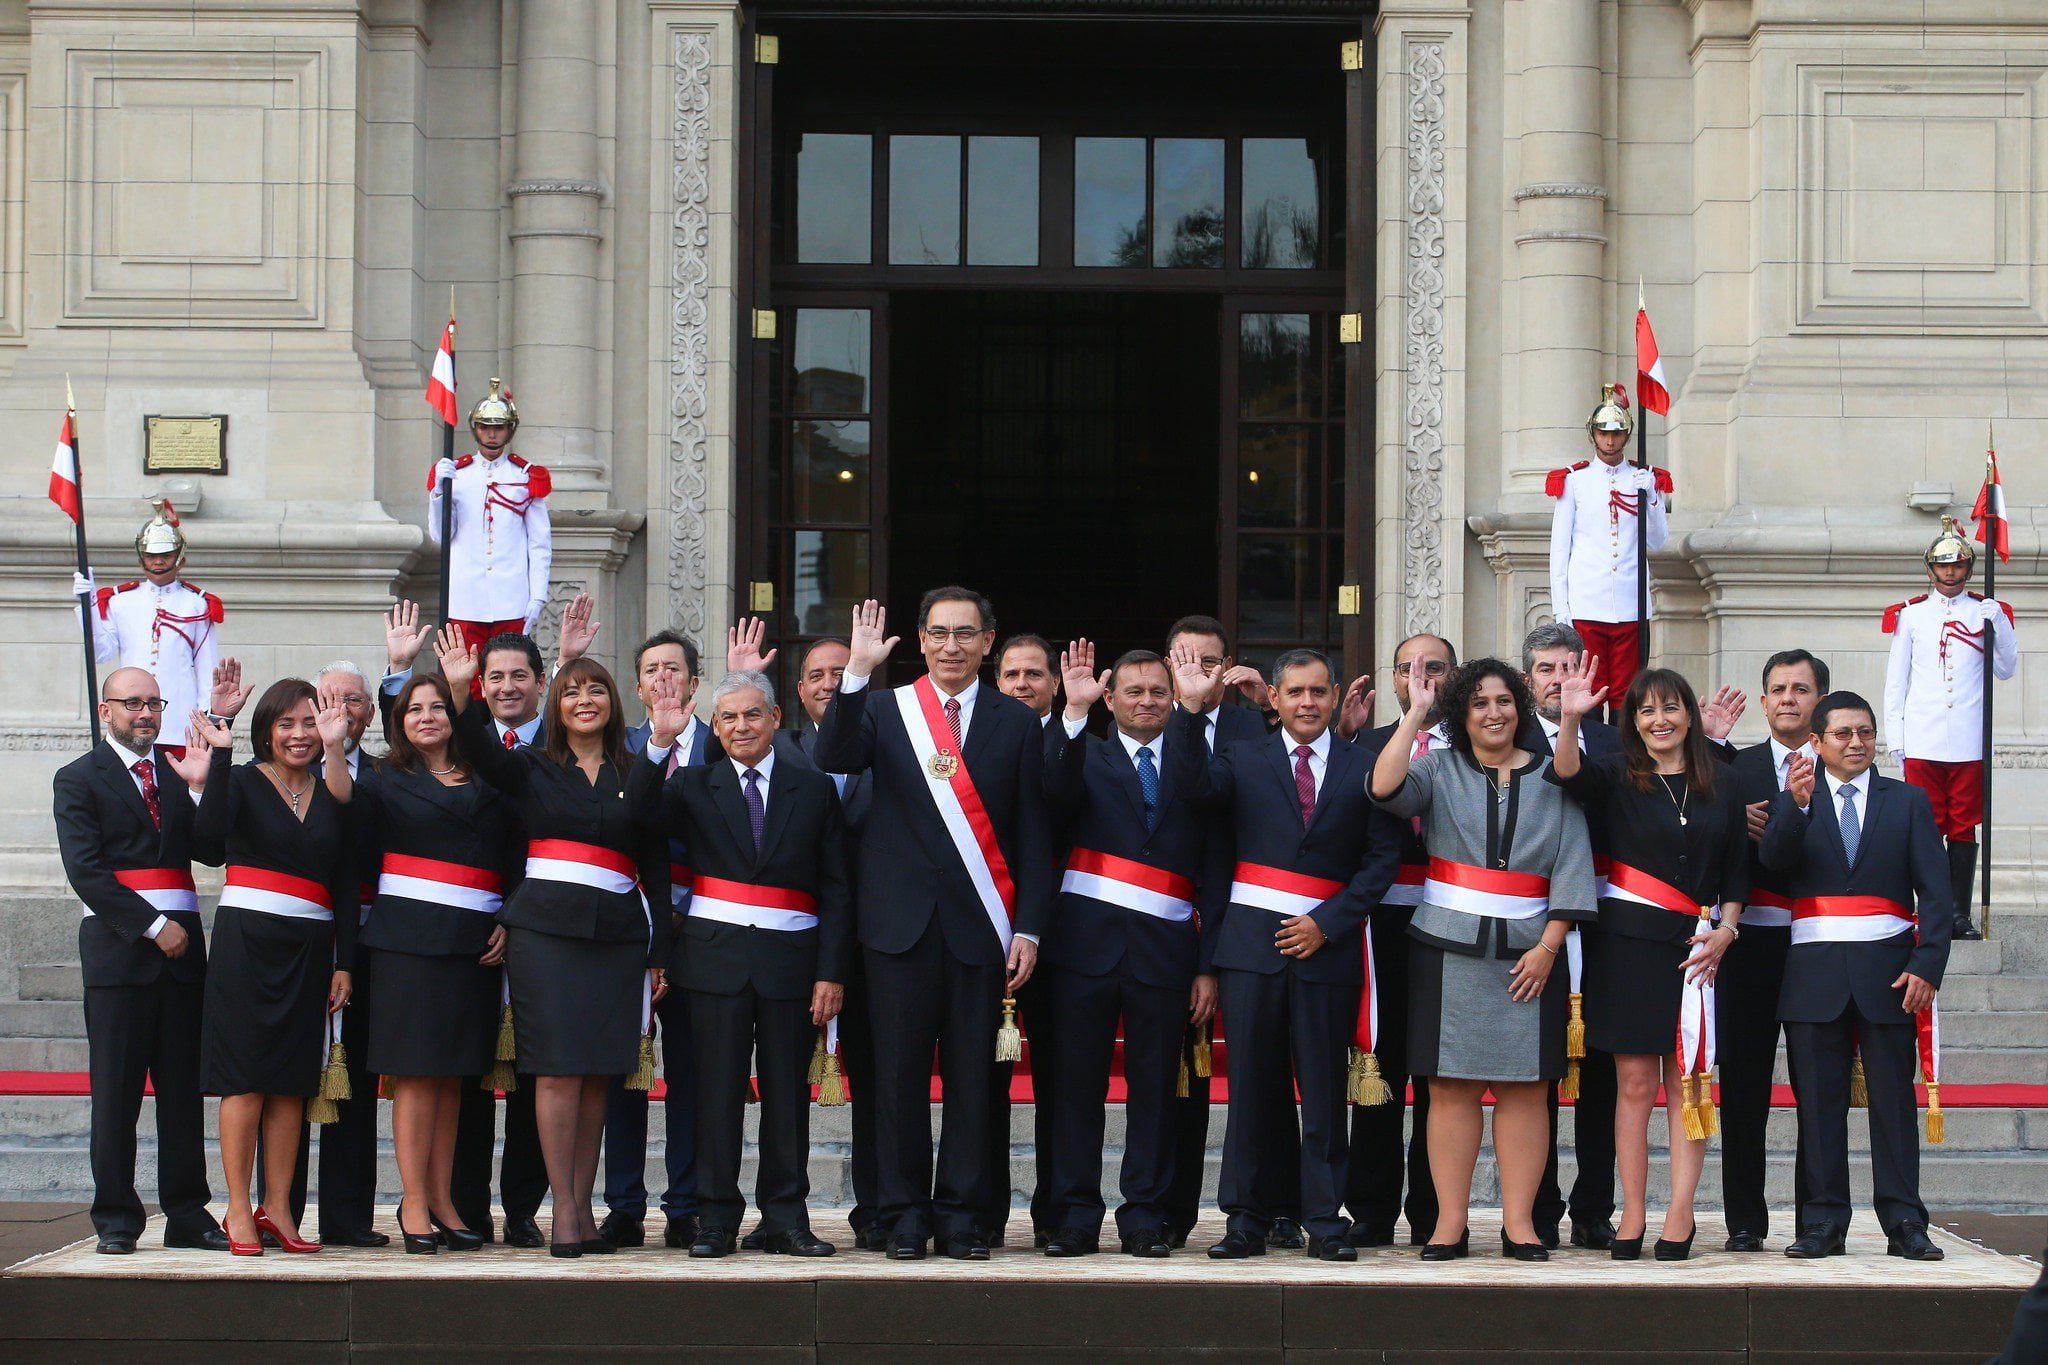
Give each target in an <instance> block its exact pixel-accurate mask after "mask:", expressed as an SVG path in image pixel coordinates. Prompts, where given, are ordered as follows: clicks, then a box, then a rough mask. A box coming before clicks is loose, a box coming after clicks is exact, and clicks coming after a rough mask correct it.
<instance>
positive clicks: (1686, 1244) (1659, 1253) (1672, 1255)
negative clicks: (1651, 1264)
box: [1655, 1222, 1700, 1261]
mask: <svg viewBox="0 0 2048 1365" xmlns="http://www.w3.org/2000/svg"><path fill="white" fill-rule="evenodd" d="M1699 1231H1700V1225H1699V1224H1698V1223H1697V1222H1695V1223H1694V1224H1693V1225H1692V1231H1691V1232H1688V1233H1686V1234H1685V1240H1684V1241H1683V1242H1667V1241H1665V1240H1664V1239H1663V1238H1662V1237H1659V1238H1658V1239H1657V1248H1656V1252H1655V1255H1656V1257H1657V1259H1658V1260H1660V1261H1683V1260H1686V1259H1688V1258H1690V1257H1691V1255H1692V1239H1693V1238H1694V1237H1697V1236H1698V1235H1699Z"/></svg>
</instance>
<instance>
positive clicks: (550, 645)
mask: <svg viewBox="0 0 2048 1365" xmlns="http://www.w3.org/2000/svg"><path fill="white" fill-rule="evenodd" d="M589 591H590V588H589V586H588V585H587V584H583V583H567V582H563V581H561V580H559V579H557V580H555V581H553V582H551V583H549V584H548V599H547V601H546V602H544V603H542V604H541V609H540V619H539V620H537V621H535V622H534V623H533V642H534V643H535V644H537V645H539V646H540V652H541V653H542V654H543V655H546V656H548V657H553V655H554V654H555V652H556V650H557V649H558V647H559V646H560V644H561V640H562V613H563V612H565V611H567V610H568V609H569V603H570V602H572V601H573V600H575V597H576V594H577V593H579V592H589Z"/></svg>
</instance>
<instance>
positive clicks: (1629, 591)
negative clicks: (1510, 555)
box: [1544, 460, 1671, 622]
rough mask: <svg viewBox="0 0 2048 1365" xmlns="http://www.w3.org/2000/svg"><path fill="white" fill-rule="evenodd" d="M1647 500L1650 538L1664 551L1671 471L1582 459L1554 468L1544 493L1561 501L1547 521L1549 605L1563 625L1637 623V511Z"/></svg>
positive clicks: (1666, 536) (1658, 548)
mask: <svg viewBox="0 0 2048 1365" xmlns="http://www.w3.org/2000/svg"><path fill="white" fill-rule="evenodd" d="M1645 488H1648V489H1649V490H1650V491H1649V499H1650V526H1649V541H1650V548H1651V549H1652V550H1661V549H1663V548H1664V544H1665V542H1666V541H1667V540H1669V539H1670V537H1671V531H1670V527H1669V526H1668V525H1667V524H1666V521H1665V507H1664V496H1663V495H1664V494H1666V493H1669V492H1670V491H1671V474H1670V472H1669V471H1668V470H1663V469H1655V468H1652V469H1648V470H1644V469H1641V468H1638V467H1637V466H1636V465H1633V464H1630V463H1628V462H1627V461H1623V462H1622V463H1621V464H1618V465H1610V464H1606V463H1604V462H1602V461H1600V460H1581V461H1580V462H1579V463H1577V464H1575V465H1572V466H1570V467H1569V468H1566V469H1553V470H1551V471H1550V478H1549V480H1548V481H1547V482H1546V483H1545V485H1544V491H1545V492H1546V493H1548V494H1550V496H1551V497H1553V498H1556V499H1557V511H1556V513H1555V515H1553V516H1552V517H1551V521H1550V603H1551V611H1552V613H1553V614H1554V615H1555V616H1556V618H1557V619H1558V620H1560V621H1608V622H1619V621H1633V620H1635V619H1636V509H1637V506H1638V504H1639V502H1640V498H1641V494H1642V491H1643V490H1644V489H1645Z"/></svg>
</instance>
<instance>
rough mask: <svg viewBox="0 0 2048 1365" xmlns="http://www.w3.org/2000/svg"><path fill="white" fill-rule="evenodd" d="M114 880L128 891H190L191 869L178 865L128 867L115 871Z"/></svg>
mask: <svg viewBox="0 0 2048 1365" xmlns="http://www.w3.org/2000/svg"><path fill="white" fill-rule="evenodd" d="M114 880H115V881H117V882H119V883H121V885H123V886H125V887H127V888H128V889H129V890H130V891H192V890H195V889H196V888H195V887H194V886H193V884H192V870H191V869H190V868H180V867H130V868H121V869H118V870H116V871H115V873H114Z"/></svg>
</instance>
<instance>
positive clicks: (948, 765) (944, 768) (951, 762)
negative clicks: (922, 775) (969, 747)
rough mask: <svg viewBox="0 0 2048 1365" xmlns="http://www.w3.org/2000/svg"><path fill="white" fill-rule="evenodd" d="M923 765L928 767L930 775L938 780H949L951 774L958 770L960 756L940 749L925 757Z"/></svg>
mask: <svg viewBox="0 0 2048 1365" xmlns="http://www.w3.org/2000/svg"><path fill="white" fill-rule="evenodd" d="M924 766H925V767H926V768H928V769H930V770H931V775H932V776H933V777H936V778H938V779H939V781H941V782H950V781H951V780H952V778H953V774H954V773H957V772H959V771H960V756H959V755H958V754H950V753H947V752H946V751H945V750H944V749H941V750H939V751H938V752H937V753H935V754H933V755H932V756H931V757H930V758H929V759H927V760H926V761H925V765H924Z"/></svg>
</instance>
